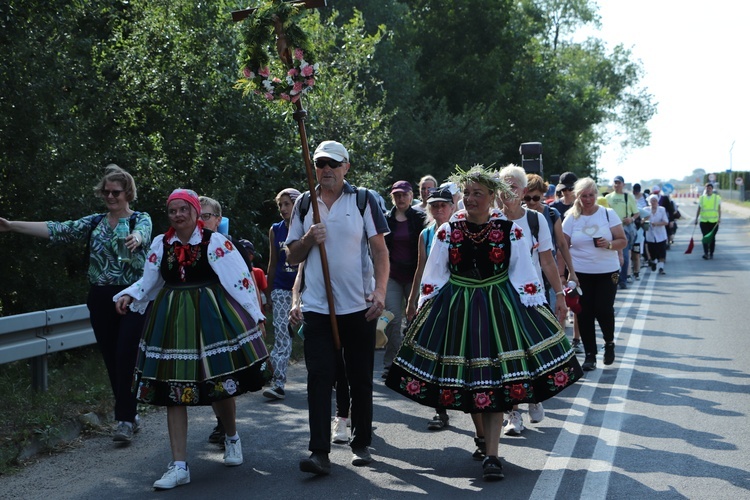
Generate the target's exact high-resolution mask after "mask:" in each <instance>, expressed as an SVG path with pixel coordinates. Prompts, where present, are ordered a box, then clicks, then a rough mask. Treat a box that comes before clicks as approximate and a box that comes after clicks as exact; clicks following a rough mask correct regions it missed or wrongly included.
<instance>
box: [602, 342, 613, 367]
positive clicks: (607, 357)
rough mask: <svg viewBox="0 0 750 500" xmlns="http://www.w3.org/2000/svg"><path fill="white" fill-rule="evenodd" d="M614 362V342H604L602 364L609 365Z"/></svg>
mask: <svg viewBox="0 0 750 500" xmlns="http://www.w3.org/2000/svg"><path fill="white" fill-rule="evenodd" d="M614 362H615V343H614V342H610V343H608V344H604V364H605V365H611V364H612V363H614Z"/></svg>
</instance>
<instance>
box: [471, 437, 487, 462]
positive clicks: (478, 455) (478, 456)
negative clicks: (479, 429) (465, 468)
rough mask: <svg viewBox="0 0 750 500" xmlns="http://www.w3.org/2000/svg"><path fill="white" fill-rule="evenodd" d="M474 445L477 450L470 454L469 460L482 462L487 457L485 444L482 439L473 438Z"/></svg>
mask: <svg viewBox="0 0 750 500" xmlns="http://www.w3.org/2000/svg"><path fill="white" fill-rule="evenodd" d="M474 443H475V444H476V445H477V449H476V450H474V453H472V454H471V458H472V459H474V460H477V461H479V460H484V457H485V456H486V455H487V444H486V443H485V442H484V438H474Z"/></svg>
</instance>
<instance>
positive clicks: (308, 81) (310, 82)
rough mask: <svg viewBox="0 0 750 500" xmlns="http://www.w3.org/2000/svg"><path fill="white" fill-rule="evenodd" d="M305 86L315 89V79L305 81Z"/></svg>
mask: <svg viewBox="0 0 750 500" xmlns="http://www.w3.org/2000/svg"><path fill="white" fill-rule="evenodd" d="M305 85H307V86H308V87H314V86H315V78H308V79H307V80H305Z"/></svg>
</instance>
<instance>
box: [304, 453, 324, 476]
mask: <svg viewBox="0 0 750 500" xmlns="http://www.w3.org/2000/svg"><path fill="white" fill-rule="evenodd" d="M299 470H301V471H302V472H309V473H310V474H316V475H318V476H325V475H328V474H330V473H331V460H330V459H329V458H328V453H323V452H322V451H314V452H312V455H310V458H305V459H303V460H300V461H299Z"/></svg>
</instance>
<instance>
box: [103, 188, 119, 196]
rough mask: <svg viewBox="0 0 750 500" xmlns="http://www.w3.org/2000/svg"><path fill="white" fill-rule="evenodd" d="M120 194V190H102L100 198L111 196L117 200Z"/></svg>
mask: <svg viewBox="0 0 750 500" xmlns="http://www.w3.org/2000/svg"><path fill="white" fill-rule="evenodd" d="M121 193H122V189H102V196H104V197H105V198H106V197H108V196H109V195H112V196H113V197H115V198H117V197H118V196H120V194H121Z"/></svg>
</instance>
